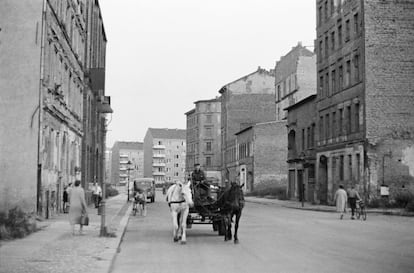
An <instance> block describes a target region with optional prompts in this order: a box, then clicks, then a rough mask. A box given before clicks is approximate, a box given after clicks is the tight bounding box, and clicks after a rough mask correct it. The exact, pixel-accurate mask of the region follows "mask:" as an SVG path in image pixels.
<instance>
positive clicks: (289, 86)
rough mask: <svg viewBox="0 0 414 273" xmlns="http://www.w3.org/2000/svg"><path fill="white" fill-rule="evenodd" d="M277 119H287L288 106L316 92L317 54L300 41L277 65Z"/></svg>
mask: <svg viewBox="0 0 414 273" xmlns="http://www.w3.org/2000/svg"><path fill="white" fill-rule="evenodd" d="M275 90H276V91H275V92H276V120H285V119H286V115H287V112H286V110H284V109H285V108H286V107H289V106H290V105H293V104H295V103H296V102H298V101H300V100H302V99H304V98H306V97H308V96H310V95H312V94H315V93H316V55H315V54H314V53H313V52H311V51H309V50H308V49H306V48H305V47H304V46H302V43H301V42H299V43H298V45H297V46H295V47H293V48H292V50H291V51H289V52H288V53H287V54H286V55H285V56H282V57H281V58H280V60H279V61H278V62H276V67H275Z"/></svg>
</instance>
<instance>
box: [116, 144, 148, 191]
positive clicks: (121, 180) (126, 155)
mask: <svg viewBox="0 0 414 273" xmlns="http://www.w3.org/2000/svg"><path fill="white" fill-rule="evenodd" d="M111 151H112V155H111V157H112V167H111V184H115V185H126V184H127V182H128V179H129V181H133V180H134V179H135V178H143V177H144V144H143V143H142V142H131V141H116V142H115V143H114V145H113V147H112V149H111Z"/></svg>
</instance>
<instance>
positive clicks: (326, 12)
mask: <svg viewBox="0 0 414 273" xmlns="http://www.w3.org/2000/svg"><path fill="white" fill-rule="evenodd" d="M324 16H325V21H326V20H328V18H329V17H328V0H326V1H325V5H324Z"/></svg>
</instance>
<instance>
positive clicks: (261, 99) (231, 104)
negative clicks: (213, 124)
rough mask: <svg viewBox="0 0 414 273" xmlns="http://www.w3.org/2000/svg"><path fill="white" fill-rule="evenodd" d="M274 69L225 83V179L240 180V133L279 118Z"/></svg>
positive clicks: (223, 111)
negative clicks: (237, 139) (238, 155)
mask: <svg viewBox="0 0 414 273" xmlns="http://www.w3.org/2000/svg"><path fill="white" fill-rule="evenodd" d="M274 82H275V76H274V71H273V70H271V71H267V70H265V69H262V68H260V67H259V69H258V70H257V71H255V72H253V73H251V74H249V75H247V76H244V77H242V78H240V79H238V80H235V81H233V82H231V83H229V84H227V85H225V86H223V87H222V88H221V89H220V91H219V93H220V94H221V156H222V160H221V162H222V163H221V164H222V169H221V175H222V181H225V180H228V181H238V180H237V179H238V170H237V156H236V154H237V145H236V135H235V134H236V133H237V132H239V131H240V130H243V129H244V128H246V127H249V126H251V125H253V124H255V123H259V122H268V121H274V120H275V103H274V96H275V94H274Z"/></svg>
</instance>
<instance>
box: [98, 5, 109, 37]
mask: <svg viewBox="0 0 414 273" xmlns="http://www.w3.org/2000/svg"><path fill="white" fill-rule="evenodd" d="M95 3H96V5H97V6H98V8H99V17H100V18H101V21H102V34H103V38H104V40H105V42H108V40H107V39H106V32H105V24H104V20H103V16H102V9H101V5H100V4H99V0H95Z"/></svg>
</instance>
